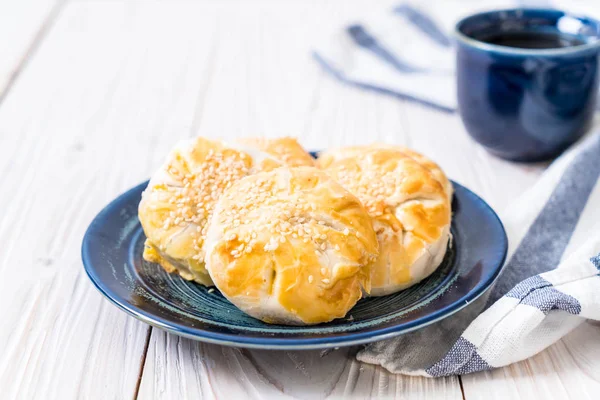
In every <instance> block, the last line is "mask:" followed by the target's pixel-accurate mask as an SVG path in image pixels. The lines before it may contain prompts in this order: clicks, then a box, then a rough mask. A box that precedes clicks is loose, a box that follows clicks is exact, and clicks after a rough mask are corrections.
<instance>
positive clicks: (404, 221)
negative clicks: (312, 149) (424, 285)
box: [318, 145, 452, 296]
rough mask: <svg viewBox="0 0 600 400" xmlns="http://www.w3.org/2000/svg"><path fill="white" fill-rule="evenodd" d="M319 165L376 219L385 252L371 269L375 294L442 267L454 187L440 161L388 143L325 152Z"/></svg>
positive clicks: (403, 285) (410, 282)
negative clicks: (356, 198) (421, 161)
mask: <svg viewBox="0 0 600 400" xmlns="http://www.w3.org/2000/svg"><path fill="white" fill-rule="evenodd" d="M419 159H421V160H425V161H424V163H423V164H425V165H423V164H421V163H420V162H419ZM318 164H319V165H320V166H321V167H322V168H323V169H324V170H325V171H326V172H327V173H328V174H330V175H331V176H332V177H333V178H334V179H336V180H337V181H339V182H340V183H341V184H342V185H343V186H344V187H345V188H346V189H348V190H349V191H350V192H351V193H353V194H355V195H356V196H357V197H358V198H359V199H360V200H361V201H362V203H363V204H364V205H365V207H366V209H367V211H368V212H369V215H370V216H371V218H372V222H373V228H374V229H375V232H376V233H377V239H378V241H379V254H380V255H379V257H378V259H377V261H376V262H375V264H374V266H373V269H372V272H371V295H372V296H383V295H387V294H390V293H394V292H397V291H399V290H402V289H405V288H407V287H409V286H411V285H414V284H415V283H417V282H419V281H421V280H423V279H424V278H426V277H427V276H429V275H430V274H431V273H432V272H433V271H434V270H435V269H436V268H437V267H438V266H439V264H440V263H441V262H442V260H443V258H444V255H445V253H446V248H447V245H448V240H449V235H450V217H451V209H450V198H451V194H452V191H451V190H452V189H451V186H450V182H449V181H448V179H447V178H446V177H445V175H444V174H443V172H442V171H441V169H439V167H437V165H435V164H434V163H433V162H430V161H428V160H427V159H425V158H422V156H420V155H419V154H418V153H414V152H407V151H406V150H405V149H398V148H394V147H391V146H385V145H380V146H377V145H374V146H364V147H352V148H349V149H348V148H344V149H340V150H335V151H333V152H331V153H324V154H323V155H322V156H320V157H319V161H318Z"/></svg>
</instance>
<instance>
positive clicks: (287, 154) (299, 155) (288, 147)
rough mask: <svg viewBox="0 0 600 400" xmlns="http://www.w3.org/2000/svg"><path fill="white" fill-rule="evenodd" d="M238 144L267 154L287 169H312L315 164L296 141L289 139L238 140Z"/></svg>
mask: <svg viewBox="0 0 600 400" xmlns="http://www.w3.org/2000/svg"><path fill="white" fill-rule="evenodd" d="M238 142H239V143H242V144H247V145H249V146H252V147H255V148H257V149H259V150H262V151H264V152H265V153H269V154H270V155H272V156H273V157H275V158H277V159H278V160H280V161H282V162H283V163H285V165H287V166H289V167H301V166H305V167H312V166H315V164H316V162H315V159H314V158H313V157H312V156H311V155H310V154H308V153H307V152H306V150H304V148H303V147H302V146H301V145H300V143H298V141H297V140H296V139H294V138H291V137H282V138H277V139H265V138H243V139H239V140H238Z"/></svg>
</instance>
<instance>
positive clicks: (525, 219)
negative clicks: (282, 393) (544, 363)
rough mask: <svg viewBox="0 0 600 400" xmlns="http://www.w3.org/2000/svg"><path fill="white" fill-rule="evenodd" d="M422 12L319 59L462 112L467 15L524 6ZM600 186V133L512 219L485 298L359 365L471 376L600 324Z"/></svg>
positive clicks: (560, 165) (346, 78)
mask: <svg viewBox="0 0 600 400" xmlns="http://www.w3.org/2000/svg"><path fill="white" fill-rule="evenodd" d="M527 3H529V4H527V5H532V2H527ZM534 3H536V4H533V5H545V6H548V4H547V3H548V2H547V1H538V2H534ZM539 3H541V4H539ZM421 4H426V5H428V7H427V10H426V12H425V11H424V10H423V9H419V8H417V7H415V6H412V5H410V4H408V3H404V4H401V5H399V6H397V7H395V8H394V9H393V10H392V11H390V12H386V13H383V14H380V15H374V16H373V17H372V18H366V19H365V20H364V21H360V22H353V23H351V24H349V25H348V26H346V27H345V28H344V29H339V30H338V31H336V33H335V34H333V35H332V40H331V41H330V42H328V44H326V45H324V46H323V47H322V48H318V49H317V50H316V51H315V53H314V56H315V59H316V60H317V61H318V62H319V63H320V64H321V65H322V66H323V67H324V69H325V70H326V71H327V72H329V73H331V74H332V75H333V76H334V77H335V78H337V79H339V80H340V81H342V82H344V83H346V84H350V85H353V86H357V87H360V88H365V89H370V90H376V91H378V92H381V93H384V94H388V95H393V96H397V97H400V98H402V99H408V100H411V101H415V102H418V103H421V104H424V105H426V106H430V107H433V108H435V109H437V110H440V111H443V112H454V110H455V109H456V95H455V88H454V58H453V57H454V56H453V50H452V48H451V40H450V37H449V34H448V32H451V30H452V27H453V25H454V23H455V21H457V20H458V19H459V18H461V17H462V16H464V15H466V14H470V13H473V12H476V11H480V10H483V9H492V8H505V7H507V6H511V5H513V6H514V5H523V2H522V1H521V2H517V3H515V2H512V4H511V3H509V2H507V1H502V0H499V1H495V0H485V1H482V0H477V1H465V0H461V1H460V2H457V1H453V0H447V1H443V2H427V3H421ZM553 4H556V2H553ZM599 176H600V133H597V134H593V135H588V137H587V139H586V140H583V141H582V142H581V143H579V144H578V145H577V146H575V147H574V148H572V149H571V150H569V151H568V152H566V153H565V154H563V155H562V156H561V157H560V158H559V159H557V160H556V161H555V162H554V163H553V164H552V165H551V166H550V168H548V170H547V171H546V172H545V173H544V175H543V176H542V178H541V179H540V180H539V181H538V183H537V184H536V185H535V186H534V187H533V188H531V189H530V190H529V191H528V192H527V193H525V194H523V195H522V197H521V198H520V199H518V200H517V201H516V202H515V203H514V204H513V205H512V206H511V207H510V208H509V209H508V210H507V211H506V212H505V213H503V215H502V217H503V218H502V220H503V222H504V224H505V227H506V229H507V234H508V237H509V243H510V248H509V258H508V260H509V261H508V263H507V264H506V266H505V268H504V271H503V273H502V274H501V276H500V278H499V279H498V282H497V283H496V286H495V287H494V289H493V290H492V291H491V292H490V293H488V295H487V296H484V297H480V298H479V299H478V300H477V301H476V302H475V303H474V304H471V306H469V307H466V308H465V309H463V310H462V311H460V312H459V313H457V314H455V315H454V316H452V317H450V318H447V319H446V320H443V321H441V322H438V323H436V324H434V325H431V326H429V327H427V328H425V329H421V330H418V331H415V332H412V333H409V334H406V335H404V336H401V337H398V338H395V339H391V340H386V341H382V342H377V343H373V344H370V345H368V346H367V347H365V348H364V349H363V350H361V351H360V352H359V353H358V354H357V358H358V360H360V361H363V362H367V363H372V364H379V365H382V366H383V367H385V368H387V369H388V370H390V371H392V372H396V373H403V374H409V375H423V376H429V377H437V376H446V375H457V374H466V373H470V372H475V371H481V370H487V369H491V368H496V367H501V366H504V365H508V364H510V363H513V362H516V361H519V360H523V359H526V358H528V357H531V356H532V355H534V354H536V353H538V352H539V351H541V350H543V349H545V348H546V347H548V346H550V345H551V344H553V343H555V342H556V341H558V340H559V339H560V338H561V337H563V336H564V335H566V334H567V333H569V332H570V331H571V330H573V329H575V328H576V327H577V326H578V325H579V324H581V323H582V322H583V321H584V320H585V319H594V320H600V276H599V273H600V183H598V182H599Z"/></svg>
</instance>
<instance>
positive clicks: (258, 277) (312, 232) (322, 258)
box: [206, 167, 378, 325]
mask: <svg viewBox="0 0 600 400" xmlns="http://www.w3.org/2000/svg"><path fill="white" fill-rule="evenodd" d="M377 247H378V244H377V237H376V235H375V232H374V231H373V228H372V225H371V221H370V218H369V216H368V214H367V212H366V210H365V209H364V207H363V206H362V204H361V203H360V202H359V201H358V199H357V198H356V197H354V196H353V195H352V194H350V193H349V192H348V191H347V190H345V189H344V188H343V187H342V186H341V185H340V184H339V183H337V182H336V181H334V180H333V179H331V177H329V176H328V175H327V174H325V173H324V172H322V171H320V170H318V169H316V168H308V167H298V168H279V169H275V170H273V171H270V172H262V173H259V174H256V175H252V176H248V177H246V178H244V179H242V180H240V181H238V182H237V183H236V184H235V185H233V186H232V187H231V188H229V189H228V190H227V191H226V192H225V193H224V194H223V196H221V199H220V200H219V202H218V204H217V206H216V208H215V211H214V215H213V218H212V221H211V223H210V227H209V230H208V234H207V236H206V248H207V250H206V268H207V269H208V271H209V273H210V276H211V277H212V279H213V282H214V283H215V285H216V286H217V288H218V289H219V290H220V291H221V293H222V294H223V295H224V296H225V297H226V298H227V299H229V301H231V302H232V303H233V304H234V305H236V306H237V307H238V308H240V309H241V310H242V311H244V312H246V313H247V314H249V315H251V316H253V317H255V318H258V319H260V320H262V321H264V322H267V323H280V324H292V325H308V324H317V323H321V322H327V321H331V320H333V319H334V318H340V317H343V316H344V315H346V313H347V312H348V310H350V308H352V307H353V306H354V304H356V302H357V301H358V300H359V299H360V298H361V297H362V294H363V290H364V291H367V292H368V291H369V287H370V284H369V277H370V272H371V270H370V267H371V262H372V261H373V260H374V259H375V258H376V256H377Z"/></svg>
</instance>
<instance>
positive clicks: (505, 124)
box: [455, 8, 600, 161]
mask: <svg viewBox="0 0 600 400" xmlns="http://www.w3.org/2000/svg"><path fill="white" fill-rule="evenodd" d="M455 37H456V43H457V51H456V82H457V95H458V110H459V113H460V116H461V119H462V121H463V123H464V125H465V128H466V129H467V132H468V133H469V134H470V135H471V137H473V138H474V139H475V140H476V141H477V142H479V143H480V144H481V145H483V146H484V147H485V148H486V149H488V150H489V151H490V152H492V153H493V154H496V155H498V156H500V157H502V158H506V159H509V160H516V161H540V160H547V159H550V158H553V157H555V156H557V155H558V154H560V153H561V152H562V151H563V150H564V149H566V148H567V147H568V146H570V145H571V144H572V143H574V142H575V141H577V140H578V139H579V138H580V137H581V136H582V135H583V134H584V133H585V132H586V130H587V129H588V128H589V127H590V126H591V124H592V121H593V117H594V115H595V112H596V98H597V94H598V87H599V85H600V21H597V20H595V19H592V18H587V17H583V16H579V15H571V14H569V13H566V12H563V11H560V10H554V9H523V8H520V9H511V10H494V11H489V12H483V13H479V14H474V15H471V16H469V17H466V18H464V19H462V20H461V21H459V22H458V23H457V25H456V31H455Z"/></svg>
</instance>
